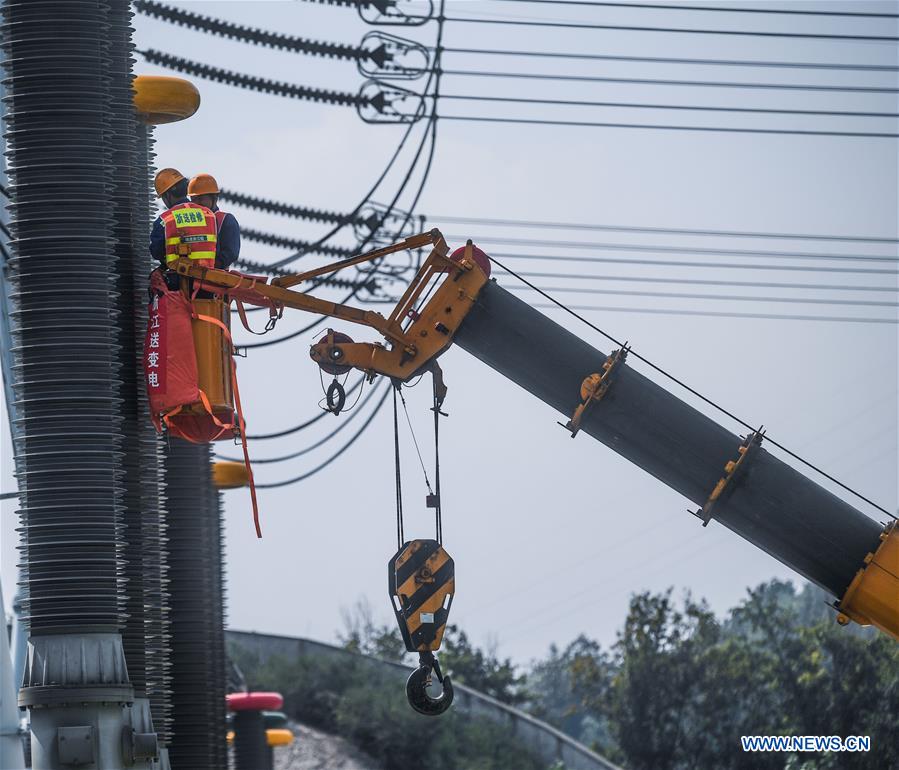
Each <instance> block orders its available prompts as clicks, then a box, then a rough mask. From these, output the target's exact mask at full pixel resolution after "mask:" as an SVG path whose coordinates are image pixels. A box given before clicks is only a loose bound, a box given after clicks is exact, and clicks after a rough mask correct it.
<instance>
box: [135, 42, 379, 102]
mask: <svg viewBox="0 0 899 770" xmlns="http://www.w3.org/2000/svg"><path fill="white" fill-rule="evenodd" d="M136 53H139V54H140V55H141V56H143V57H144V59H145V60H146V61H148V62H149V63H150V64H156V65H158V66H160V67H167V68H168V69H172V70H175V71H176V72H182V73H185V74H187V75H193V76H194V77H198V78H203V79H204V80H212V81H214V82H217V83H224V84H226V85H231V86H237V87H239V88H246V89H248V90H250V91H260V92H262V93H268V94H274V95H275V96H284V97H287V98H290V99H304V100H307V101H312V102H320V103H322V104H333V105H336V106H341V107H364V106H368V105H370V104H371V100H370V99H368V98H367V97H365V96H362V95H360V94H353V93H349V92H348V91H330V90H327V89H324V88H312V87H310V86H301V85H297V84H295V83H283V82H281V81H278V80H269V79H268V78H260V77H256V76H255V75H245V74H243V73H240V72H232V71H231V70H226V69H221V68H220V67H212V66H210V65H208V64H203V63H202V62H196V61H191V60H189V59H185V58H183V57H181V56H173V55H172V54H168V53H163V52H162V51H157V50H155V49H152V48H147V49H143V50H137V51H136Z"/></svg>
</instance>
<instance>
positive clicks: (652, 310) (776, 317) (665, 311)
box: [533, 303, 899, 438]
mask: <svg viewBox="0 0 899 770" xmlns="http://www.w3.org/2000/svg"><path fill="white" fill-rule="evenodd" d="M533 307H537V308H556V306H555V305H552V304H539V303H538V304H536V305H534V306H533ZM567 307H568V308H569V309H571V310H597V311H603V312H610V313H649V314H650V315H684V316H702V317H706V318H754V319H760V320H762V319H764V320H769V321H829V322H835V323H863V324H893V325H895V324H899V321H897V320H896V319H890V318H855V317H850V316H821V315H782V314H779V313H737V312H733V311H714V310H679V309H674V308H658V307H643V308H637V307H614V306H608V305H568V306H567ZM556 309H558V308H556ZM766 438H767V437H766Z"/></svg>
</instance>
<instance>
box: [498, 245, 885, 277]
mask: <svg viewBox="0 0 899 770" xmlns="http://www.w3.org/2000/svg"><path fill="white" fill-rule="evenodd" d="M490 256H492V257H503V258H504V259H506V258H508V259H523V260H538V261H547V262H586V263H589V264H594V265H596V264H609V265H656V266H659V267H698V268H702V269H703V270H707V269H709V268H715V269H717V270H789V271H790V272H799V273H851V274H854V275H891V276H899V270H889V269H887V268H881V267H871V268H865V267H829V266H823V265H814V266H811V265H760V264H757V263H751V264H749V263H745V262H733V261H731V262H691V261H686V260H664V259H661V260H660V259H632V258H628V259H622V258H619V257H606V256H591V257H574V256H558V255H556V254H515V253H510V252H500V251H491V252H490Z"/></svg>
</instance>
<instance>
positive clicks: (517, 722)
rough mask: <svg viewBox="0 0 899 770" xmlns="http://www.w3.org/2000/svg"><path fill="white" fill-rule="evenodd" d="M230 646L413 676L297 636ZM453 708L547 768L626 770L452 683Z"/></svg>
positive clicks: (252, 637) (231, 635) (241, 639)
mask: <svg viewBox="0 0 899 770" xmlns="http://www.w3.org/2000/svg"><path fill="white" fill-rule="evenodd" d="M225 638H226V640H227V641H228V642H231V643H233V644H236V645H238V646H240V647H242V648H243V649H245V650H247V651H248V652H251V653H253V654H254V655H256V656H257V657H258V658H259V660H260V662H262V663H264V662H266V661H267V660H269V659H271V658H274V657H283V658H287V659H293V658H298V657H326V658H336V657H352V658H360V657H363V658H365V659H366V660H369V661H371V662H372V663H373V664H374V665H377V666H379V667H381V668H383V669H392V670H394V671H395V672H396V676H397V679H399V680H404V679H405V678H406V677H407V676H408V675H409V671H410V669H409V667H408V666H404V665H403V664H401V663H393V662H392V661H387V660H379V659H377V658H369V657H367V656H362V655H357V654H356V653H353V652H350V651H349V650H345V649H343V648H342V647H335V646H334V645H331V644H325V643H324V642H316V641H313V640H312V639H302V638H299V637H293V636H276V635H273V634H257V633H256V632H253V631H226V632H225ZM453 689H454V690H455V694H456V696H455V700H454V703H453V707H454V708H460V709H463V710H464V711H466V712H467V713H469V714H471V715H472V716H477V717H484V718H486V719H490V720H491V721H493V722H495V723H498V724H501V725H503V726H504V727H505V728H506V729H508V730H509V731H510V732H511V733H512V734H513V735H515V736H516V737H517V738H518V739H519V741H520V742H521V745H522V747H523V748H525V749H527V750H528V751H530V752H532V753H533V754H535V755H537V756H538V757H540V758H541V759H542V760H543V761H545V762H546V763H547V765H550V764H552V763H553V762H561V763H562V764H563V765H564V767H565V770H621V768H620V767H619V766H618V765H615V764H613V763H612V762H610V761H609V760H607V759H605V758H604V757H602V756H600V755H599V754H597V753H596V752H595V751H591V750H590V749H588V748H587V747H586V746H584V745H583V744H582V743H578V742H577V741H576V740H574V739H573V738H571V737H570V736H568V735H565V733H563V732H561V731H560V730H557V729H556V728H555V727H552V726H551V725H548V724H546V722H542V721H541V720H539V719H535V718H534V717H532V716H531V715H530V714H526V713H525V712H523V711H521V710H520V709H517V708H514V707H513V706H508V705H506V704H505V703H501V702H500V701H498V700H496V698H491V697H490V696H489V695H484V694H483V693H480V692H478V691H477V690H473V689H471V688H470V687H466V686H465V685H464V684H457V683H456V682H453Z"/></svg>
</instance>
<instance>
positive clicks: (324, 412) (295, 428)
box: [247, 375, 365, 441]
mask: <svg viewBox="0 0 899 770" xmlns="http://www.w3.org/2000/svg"><path fill="white" fill-rule="evenodd" d="M364 381H365V375H362V376H361V377H360V378H359V379H358V380H357V381H356V384H355V385H353V386H352V387H351V388H350V389H349V390H348V391H347V392H346V393H347V395H348V396H349V395H352V394H353V393H355V392H356V391H357V390H358V389H359V388H360V387H362V383H363V382H364ZM328 414H330V412H329V411H327V410H326V409H323V410H322V411H321V412H319V413H318V414H317V415H315V417H312V418H310V419H308V420H306V421H305V422H301V423H300V424H299V425H294V426H293V427H292V428H285V429H284V430H280V431H277V432H275V433H259V434H257V435H255V436H250V435H248V436H247V440H248V441H267V440H269V439H275V438H283V437H284V436H289V435H290V434H292V433H297V432H298V431H301V430H305V429H306V428H308V427H309V426H310V425H315V423H317V422H318V421H319V420H322V419H324V417H325V416H326V415H328Z"/></svg>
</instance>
